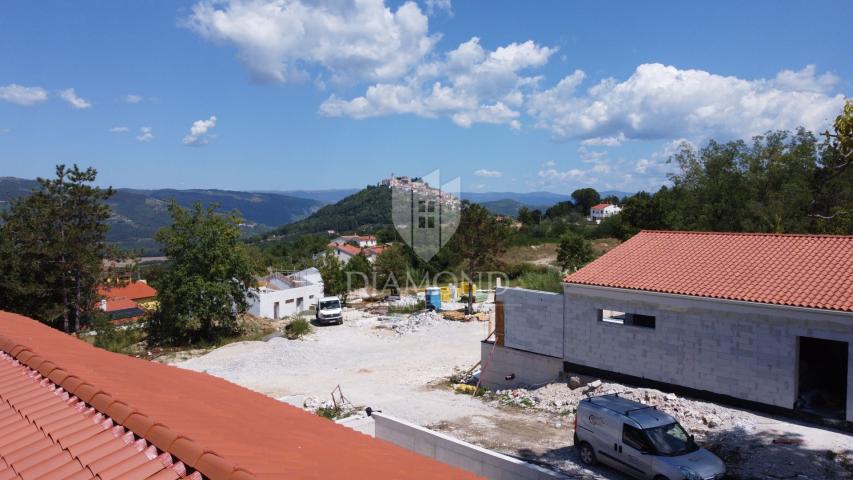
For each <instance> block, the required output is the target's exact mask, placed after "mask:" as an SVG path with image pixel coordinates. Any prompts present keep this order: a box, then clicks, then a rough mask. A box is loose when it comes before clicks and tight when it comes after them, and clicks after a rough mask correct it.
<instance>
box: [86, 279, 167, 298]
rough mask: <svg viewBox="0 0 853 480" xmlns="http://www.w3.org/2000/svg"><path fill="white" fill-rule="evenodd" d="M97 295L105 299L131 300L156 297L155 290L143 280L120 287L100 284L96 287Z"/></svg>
mask: <svg viewBox="0 0 853 480" xmlns="http://www.w3.org/2000/svg"><path fill="white" fill-rule="evenodd" d="M98 295H99V296H101V297H105V298H107V299H110V298H129V299H131V300H139V299H140V298H150V297H156V296H157V290H155V289H154V287H152V286H151V285H148V284H147V283H145V282H143V281H136V282H131V283H128V284H127V285H124V286H121V287H110V286H107V285H101V286H100V287H98Z"/></svg>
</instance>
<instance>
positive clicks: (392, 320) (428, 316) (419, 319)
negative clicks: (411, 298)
mask: <svg viewBox="0 0 853 480" xmlns="http://www.w3.org/2000/svg"><path fill="white" fill-rule="evenodd" d="M443 320H444V317H442V316H441V314H440V313H436V312H430V311H423V312H418V313H413V314H411V315H404V316H398V315H394V316H387V317H379V325H377V326H376V328H380V329H388V330H392V331H394V332H396V333H398V334H400V335H402V334H406V333H410V332H417V331H418V330H421V329H422V328H426V327H431V326H433V325H435V324H436V323H437V322H440V321H443Z"/></svg>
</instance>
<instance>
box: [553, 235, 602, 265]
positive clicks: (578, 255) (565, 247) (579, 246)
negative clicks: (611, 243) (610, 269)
mask: <svg viewBox="0 0 853 480" xmlns="http://www.w3.org/2000/svg"><path fill="white" fill-rule="evenodd" d="M593 257H594V255H593V252H592V244H591V243H590V242H589V240H587V239H585V238H583V237H582V236H581V235H579V234H577V233H574V232H570V233H567V234H565V235H563V237H562V238H560V247H559V249H558V251H557V263H558V264H559V265H560V267H562V268H563V270H568V271H570V272H574V271H576V270H577V269H579V268H581V267H583V266H584V265H586V264H587V263H589V262H591V261H592V259H593Z"/></svg>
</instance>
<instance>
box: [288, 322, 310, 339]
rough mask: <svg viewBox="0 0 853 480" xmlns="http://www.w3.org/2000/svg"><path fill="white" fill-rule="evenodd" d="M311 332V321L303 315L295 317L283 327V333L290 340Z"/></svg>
mask: <svg viewBox="0 0 853 480" xmlns="http://www.w3.org/2000/svg"><path fill="white" fill-rule="evenodd" d="M309 333H311V322H309V321H308V320H306V319H305V318H303V317H296V318H294V319H293V320H292V321H291V322H290V323H288V324H287V326H286V327H284V334H285V336H286V337H287V338H289V339H290V340H295V339H297V338H301V337H303V336H305V335H307V334H309Z"/></svg>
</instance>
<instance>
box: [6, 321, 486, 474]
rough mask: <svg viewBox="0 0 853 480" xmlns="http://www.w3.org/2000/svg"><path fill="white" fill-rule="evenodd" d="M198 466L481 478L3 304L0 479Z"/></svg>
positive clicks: (180, 470) (217, 470)
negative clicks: (121, 351) (113, 348)
mask: <svg viewBox="0 0 853 480" xmlns="http://www.w3.org/2000/svg"><path fill="white" fill-rule="evenodd" d="M32 366H35V367H36V368H38V370H36V369H35V368H31V367H32ZM46 375H47V376H46ZM54 382H55V383H54ZM332 455H333V457H334V458H333V460H332V459H331V456H332ZM188 467H191V468H188ZM193 469H195V471H192V470H193ZM188 470H189V476H188V475H187V474H188ZM201 474H204V476H205V477H206V478H209V479H211V480H280V479H288V478H294V479H296V478H298V479H330V478H347V479H353V480H358V479H385V478H394V479H427V480H429V479H436V480H437V479H469V478H470V479H473V478H478V477H476V476H474V475H472V474H470V473H468V472H465V471H464V470H460V469H458V468H455V467H451V466H449V465H446V464H443V463H440V462H437V461H435V460H432V459H429V458H426V457H423V456H420V455H418V454H415V453H413V452H410V451H408V450H405V449H402V448H399V447H397V446H395V445H392V444H390V443H388V442H385V441H382V440H377V439H374V438H371V437H368V436H366V435H364V434H361V433H358V432H355V431H353V430H350V429H348V428H346V427H342V426H339V425H336V424H335V423H334V422H330V421H328V420H326V419H323V418H320V417H318V416H316V415H312V414H310V413H307V412H304V411H302V410H301V409H298V408H296V407H292V406H290V405H287V404H285V403H282V402H279V401H277V400H274V399H272V398H269V397H266V396H264V395H261V394H259V393H256V392H252V391H250V390H247V389H245V388H243V387H240V386H237V385H234V384H232V383H229V382H227V381H225V380H222V379H219V378H216V377H212V376H210V375H207V374H204V373H198V372H193V371H190V370H184V369H180V368H176V367H171V366H166V365H161V364H159V363H154V362H148V361H145V360H141V359H137V358H132V357H127V356H124V355H118V354H114V353H110V352H107V351H105V350H101V349H97V348H95V347H93V346H91V345H89V344H88V343H85V342H83V341H80V340H78V339H76V338H73V337H71V336H68V335H65V334H63V333H61V332H59V331H57V330H54V329H52V328H50V327H47V326H45V325H42V324H40V323H38V322H36V321H34V320H31V319H29V318H26V317H22V316H20V315H15V314H11V313H6V312H0V480H4V479H22V480H30V479H32V478H40V479H53V478H56V479H60V478H62V479H81V480H90V479H98V480H177V479H178V478H184V477H187V478H190V479H191V480H201V478H202V477H201Z"/></svg>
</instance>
